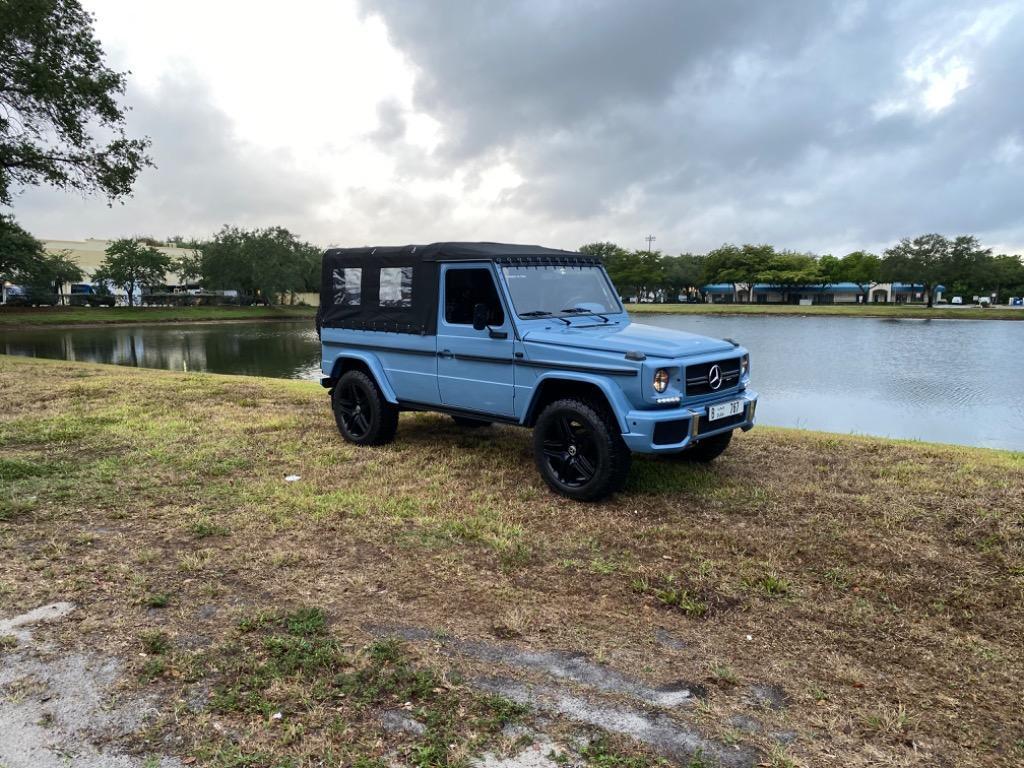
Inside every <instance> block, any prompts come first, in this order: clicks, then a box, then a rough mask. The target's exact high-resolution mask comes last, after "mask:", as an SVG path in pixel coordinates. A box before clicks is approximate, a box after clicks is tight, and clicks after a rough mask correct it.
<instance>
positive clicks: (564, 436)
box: [544, 411, 601, 488]
mask: <svg viewBox="0 0 1024 768" xmlns="http://www.w3.org/2000/svg"><path fill="white" fill-rule="evenodd" d="M544 458H545V460H546V461H547V465H548V469H549V471H550V472H551V474H552V475H553V476H554V478H555V479H556V480H557V481H558V482H559V483H560V484H561V485H564V486H565V487H567V488H579V487H581V486H583V485H586V484H587V483H589V482H590V481H591V480H593V479H594V475H595V474H596V473H597V465H598V464H599V463H600V461H601V458H600V456H599V455H598V451H597V445H596V443H595V442H594V435H593V432H592V431H591V429H590V427H589V425H588V424H587V423H586V421H584V420H583V419H580V418H578V417H577V416H576V415H575V414H573V413H571V412H567V411H562V412H561V413H559V414H557V415H556V416H555V417H554V418H552V419H551V420H550V421H549V422H548V424H547V429H546V430H545V433H544Z"/></svg>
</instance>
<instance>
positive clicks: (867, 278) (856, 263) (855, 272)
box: [830, 251, 882, 304]
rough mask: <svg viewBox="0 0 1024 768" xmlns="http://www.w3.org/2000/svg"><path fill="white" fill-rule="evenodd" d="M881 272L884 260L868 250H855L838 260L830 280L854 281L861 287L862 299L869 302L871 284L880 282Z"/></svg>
mask: <svg viewBox="0 0 1024 768" xmlns="http://www.w3.org/2000/svg"><path fill="white" fill-rule="evenodd" d="M881 273H882V260H881V259H879V258H878V256H876V255H875V254H873V253H868V252H867V251H853V252H852V253H848V254H846V255H845V256H843V258H842V259H839V260H838V263H837V266H836V269H835V270H834V271H832V272H831V275H830V278H831V280H830V282H837V283H840V282H848V283H854V284H855V285H856V286H857V287H858V288H859V289H860V293H861V297H862V298H861V301H862V302H863V303H864V304H867V303H868V295H869V294H870V293H871V286H873V285H875V284H876V283H877V282H878V279H879V277H880V276H881Z"/></svg>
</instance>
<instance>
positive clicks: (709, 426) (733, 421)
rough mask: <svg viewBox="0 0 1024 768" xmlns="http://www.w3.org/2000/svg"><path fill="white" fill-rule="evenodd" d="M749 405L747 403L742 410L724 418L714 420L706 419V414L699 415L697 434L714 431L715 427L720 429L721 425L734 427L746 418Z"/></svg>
mask: <svg viewBox="0 0 1024 768" xmlns="http://www.w3.org/2000/svg"><path fill="white" fill-rule="evenodd" d="M749 407H750V406H749V405H745V406H743V410H742V411H741V412H739V413H737V414H736V415H735V416H726V417H725V418H724V419H715V420H714V421H708V419H707V416H701V419H700V421H699V422H697V434H698V435H703V434H705V433H706V432H714V431H715V430H716V429H722V428H723V427H735V426H736V425H738V424H742V423H743V422H744V421H746V420H747V408H749Z"/></svg>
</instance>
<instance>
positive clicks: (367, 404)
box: [331, 371, 398, 445]
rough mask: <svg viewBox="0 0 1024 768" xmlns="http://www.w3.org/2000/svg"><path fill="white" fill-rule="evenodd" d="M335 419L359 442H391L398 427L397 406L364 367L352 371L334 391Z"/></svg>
mask: <svg viewBox="0 0 1024 768" xmlns="http://www.w3.org/2000/svg"><path fill="white" fill-rule="evenodd" d="M331 406H332V407H333V408H334V420H335V422H337V424H338V431H339V432H340V433H341V436H342V437H343V438H345V440H347V441H348V442H350V443H355V444H356V445H383V444H384V443H390V442H391V441H392V440H393V439H394V437H395V431H396V430H397V429H398V409H397V408H395V406H393V405H391V403H389V402H388V401H387V400H385V399H384V396H383V395H382V394H381V392H380V389H379V388H378V387H377V383H376V382H375V381H374V380H373V379H371V378H370V377H369V376H367V375H366V374H365V373H363V372H362V371H349V372H348V373H345V374H343V375H342V377H341V378H340V379H338V383H337V384H336V385H335V387H334V391H333V392H332V393H331Z"/></svg>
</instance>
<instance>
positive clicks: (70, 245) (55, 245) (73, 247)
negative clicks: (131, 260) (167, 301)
mask: <svg viewBox="0 0 1024 768" xmlns="http://www.w3.org/2000/svg"><path fill="white" fill-rule="evenodd" d="M42 242H43V248H44V249H45V251H46V252H47V253H67V254H68V256H69V257H70V258H71V259H72V261H74V262H75V263H76V264H77V265H78V266H79V267H81V268H82V271H83V272H85V274H86V277H87V278H91V277H92V275H93V273H94V272H95V271H96V270H97V268H99V266H100V264H102V263H103V260H104V259H105V258H106V256H107V254H106V250H107V248H108V247H109V246H110V244H111V243H112V242H114V241H113V240H97V239H96V238H93V237H90V238H88V239H86V240H46V239H43V241H42ZM157 250H158V251H160V252H161V253H166V254H167V255H168V256H170V257H171V258H172V259H177V258H180V257H182V256H187V255H189V254H190V253H192V250H191V249H189V248H172V247H169V246H162V247H158V248H157ZM167 283H168V285H176V284H177V283H178V276H177V275H176V274H174V273H173V272H168V273H167Z"/></svg>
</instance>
